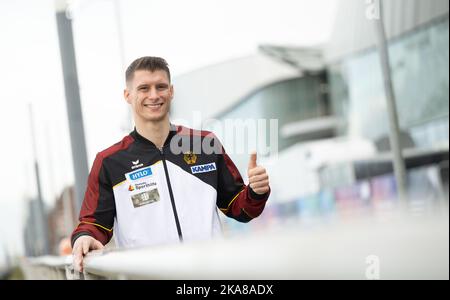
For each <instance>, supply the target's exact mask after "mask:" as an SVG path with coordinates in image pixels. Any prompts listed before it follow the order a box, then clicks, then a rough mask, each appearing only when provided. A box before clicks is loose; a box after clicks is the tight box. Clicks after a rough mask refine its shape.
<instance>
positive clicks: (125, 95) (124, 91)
mask: <svg viewBox="0 0 450 300" xmlns="http://www.w3.org/2000/svg"><path fill="white" fill-rule="evenodd" d="M123 98H124V99H125V101H127V102H128V104H131V99H130V91H129V90H128V87H127V88H125V89H124V90H123Z"/></svg>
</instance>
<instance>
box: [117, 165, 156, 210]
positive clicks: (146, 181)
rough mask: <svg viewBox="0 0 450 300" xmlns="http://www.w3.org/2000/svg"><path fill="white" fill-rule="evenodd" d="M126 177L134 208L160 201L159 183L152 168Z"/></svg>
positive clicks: (137, 171) (140, 170)
mask: <svg viewBox="0 0 450 300" xmlns="http://www.w3.org/2000/svg"><path fill="white" fill-rule="evenodd" d="M125 177H126V179H127V182H128V192H129V195H130V197H131V202H132V203H133V206H134V208H137V207H141V206H144V205H147V204H150V203H154V202H157V201H159V200H160V195H159V191H158V183H157V182H156V178H155V177H154V176H153V172H152V168H151V167H146V168H142V169H139V170H136V171H133V172H130V173H127V174H125Z"/></svg>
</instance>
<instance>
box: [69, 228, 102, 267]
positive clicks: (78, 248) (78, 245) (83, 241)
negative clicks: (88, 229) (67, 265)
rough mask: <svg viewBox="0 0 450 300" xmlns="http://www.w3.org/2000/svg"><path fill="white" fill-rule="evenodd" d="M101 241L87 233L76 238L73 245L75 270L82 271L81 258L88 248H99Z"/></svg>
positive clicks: (100, 247)
mask: <svg viewBox="0 0 450 300" xmlns="http://www.w3.org/2000/svg"><path fill="white" fill-rule="evenodd" d="M103 248H104V246H103V244H102V243H100V242H99V241H97V240H96V239H94V238H93V237H91V236H89V235H83V236H80V237H79V238H77V239H76V241H75V244H74V245H73V251H72V255H73V267H74V269H75V271H77V272H83V258H84V256H85V255H86V254H87V253H88V252H89V251H90V250H101V249H103Z"/></svg>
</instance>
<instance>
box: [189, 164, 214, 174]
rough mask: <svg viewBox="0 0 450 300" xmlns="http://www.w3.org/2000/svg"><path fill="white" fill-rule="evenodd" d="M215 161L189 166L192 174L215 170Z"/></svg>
mask: <svg viewBox="0 0 450 300" xmlns="http://www.w3.org/2000/svg"><path fill="white" fill-rule="evenodd" d="M216 170H217V168H216V163H210V164H206V165H200V166H193V167H191V172H192V174H198V173H207V172H212V171H216Z"/></svg>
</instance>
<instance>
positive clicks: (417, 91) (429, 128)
mask: <svg viewBox="0 0 450 300" xmlns="http://www.w3.org/2000/svg"><path fill="white" fill-rule="evenodd" d="M448 26H449V23H448V17H447V18H446V19H445V20H440V21H438V22H435V23H433V24H431V25H430V26H427V27H426V28H422V29H419V30H416V31H414V32H412V33H409V34H407V35H404V36H402V37H400V38H397V39H395V40H394V41H392V42H391V43H390V45H389V52H390V60H391V69H392V79H393V85H394V92H395V96H396V103H397V110H398V114H399V122H400V127H401V129H402V131H403V132H404V134H405V135H407V136H409V137H410V138H411V139H412V141H413V143H414V146H415V147H417V148H434V147H442V146H447V147H448V118H449V67H448V66H449V48H448V43H449V40H448V36H449V32H448ZM328 74H329V78H330V92H331V101H332V107H333V110H334V112H335V113H336V114H337V115H339V116H341V117H342V119H343V120H345V121H346V123H345V124H344V125H343V126H342V127H341V128H340V130H339V132H340V134H342V135H350V136H358V137H364V138H368V139H371V140H373V141H377V140H380V139H382V138H386V137H387V136H388V132H389V123H388V115H387V110H386V99H385V96H384V90H383V81H382V75H381V67H380V62H379V56H378V52H377V49H371V50H369V51H365V52H364V53H361V54H359V55H357V56H353V57H349V58H347V59H344V60H343V61H341V62H339V63H336V64H333V65H331V66H330V68H329V70H328Z"/></svg>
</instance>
